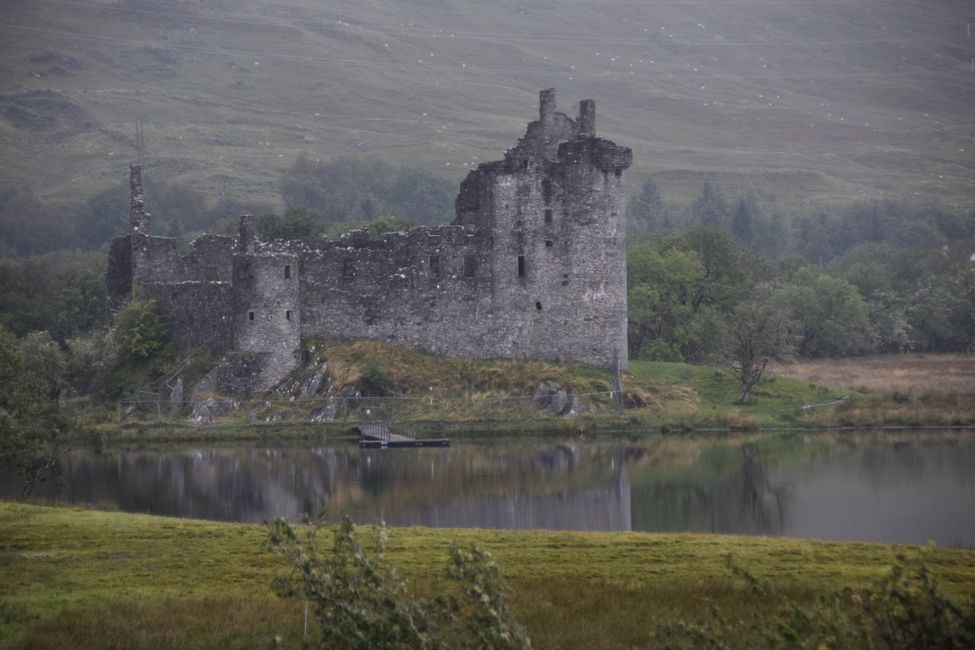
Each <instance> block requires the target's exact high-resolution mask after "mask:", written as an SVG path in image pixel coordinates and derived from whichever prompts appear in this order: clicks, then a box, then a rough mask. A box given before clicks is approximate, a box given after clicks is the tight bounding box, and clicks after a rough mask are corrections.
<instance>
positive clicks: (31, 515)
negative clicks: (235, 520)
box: [0, 503, 975, 648]
mask: <svg viewBox="0 0 975 650" xmlns="http://www.w3.org/2000/svg"><path fill="white" fill-rule="evenodd" d="M266 534H267V532H266V529H265V528H264V527H263V526H259V525H247V524H224V523H215V522H207V521H196V520H186V519H169V518H163V517H151V516H145V515H132V514H121V513H116V512H100V511H94V510H83V509H78V508H64V507H43V506H32V505H24V504H14V503H0V568H2V572H3V576H4V579H3V580H2V581H0V646H2V647H6V646H9V645H13V646H15V647H78V648H85V647H187V648H193V647H201V648H203V647H229V648H233V647H255V646H258V647H259V646H265V645H270V644H271V643H272V639H273V638H274V637H275V636H280V637H281V638H282V640H283V643H284V644H285V647H295V646H297V645H299V644H300V642H301V634H302V625H303V617H302V607H301V604H300V603H295V602H291V601H282V600H279V599H277V598H276V597H275V596H274V595H273V594H272V592H271V589H270V584H271V581H272V579H273V578H274V577H275V576H277V575H281V574H283V573H285V572H287V566H286V565H285V564H284V563H283V561H282V560H281V559H280V558H279V557H277V556H275V555H273V554H272V553H270V552H269V551H268V550H267V547H266V544H265V539H266ZM363 535H364V541H365V542H366V543H367V544H368V542H369V540H370V537H371V535H372V532H371V530H370V529H365V530H364V531H363ZM455 543H456V544H460V545H464V546H467V545H470V544H477V545H479V546H481V547H483V548H485V549H487V550H488V551H490V552H491V553H492V555H493V556H494V557H495V559H496V560H497V561H498V563H499V564H500V566H501V568H502V570H503V573H504V575H505V577H506V579H507V581H508V582H509V584H510V586H511V588H512V601H513V604H514V607H515V612H516V615H517V617H518V618H519V620H520V621H521V622H522V623H523V624H524V625H525V626H526V627H527V629H528V632H529V634H530V635H531V637H532V640H533V644H534V646H535V647H536V648H563V647H586V648H618V647H633V646H641V647H642V646H645V645H647V644H648V642H649V641H650V637H649V631H650V629H651V626H652V625H653V624H654V623H655V622H656V623H661V622H663V623H666V622H672V621H676V620H679V619H680V620H687V621H692V622H693V621H704V620H707V619H708V617H709V615H710V614H709V612H710V609H711V606H712V605H716V606H718V607H720V608H721V610H722V611H723V612H724V614H725V615H726V616H728V617H731V618H735V617H741V618H744V617H750V616H752V615H753V613H756V612H764V611H770V610H774V609H776V608H777V607H779V605H780V603H779V602H776V601H775V599H772V598H770V597H769V596H768V595H767V594H765V595H763V594H762V593H758V592H755V591H753V590H752V589H751V588H750V587H749V586H748V585H746V584H744V583H743V582H741V581H740V580H737V579H735V578H734V577H733V576H732V575H731V574H730V573H729V571H728V569H727V567H726V564H725V559H724V558H725V556H726V555H727V554H732V556H733V557H734V559H735V562H736V563H737V564H738V565H740V566H742V567H745V568H746V569H748V570H749V571H751V572H752V573H754V574H755V575H756V576H757V577H759V578H762V579H768V580H769V581H770V583H771V586H772V587H774V588H775V589H777V590H778V591H779V592H780V593H781V594H784V595H787V596H788V597H790V598H793V599H795V600H797V601H799V602H801V603H812V601H814V600H815V598H816V597H818V596H820V595H823V594H826V593H829V592H832V591H835V590H837V589H840V588H842V587H844V586H847V585H849V586H854V587H860V586H864V585H866V584H868V583H871V582H872V581H873V580H875V579H876V578H878V577H879V576H881V575H882V574H883V573H884V571H885V567H886V566H888V565H889V564H890V563H891V562H892V560H893V558H894V555H895V554H898V553H907V554H908V555H917V554H919V553H921V554H923V555H924V556H925V559H926V563H927V565H928V566H929V567H930V568H931V569H932V570H934V571H935V572H936V573H937V574H938V575H939V576H940V578H941V588H942V590H943V591H944V592H945V593H946V594H948V595H949V596H951V597H953V598H956V599H962V598H965V597H968V596H971V595H973V594H975V551H973V550H971V549H934V548H930V549H924V550H923V551H919V550H918V549H917V548H915V547H907V546H891V545H882V544H863V543H834V542H817V541H808V540H796V539H785V538H760V537H736V536H716V535H688V534H679V535H675V534H647V533H576V532H543V531H525V532H518V531H494V530H475V529H427V528H404V529H392V530H391V531H390V539H389V545H388V547H387V551H388V557H389V560H390V561H391V563H392V564H393V565H394V566H396V567H398V568H399V570H400V571H401V572H402V573H403V574H404V575H405V576H406V577H407V578H408V579H409V581H410V584H411V585H412V588H413V589H415V590H416V591H417V592H418V593H423V592H424V590H425V589H428V588H429V584H430V576H431V575H433V574H434V573H436V572H438V571H440V570H442V567H444V566H445V562H446V558H447V556H448V553H449V550H450V548H451V546H452V545H453V544H455Z"/></svg>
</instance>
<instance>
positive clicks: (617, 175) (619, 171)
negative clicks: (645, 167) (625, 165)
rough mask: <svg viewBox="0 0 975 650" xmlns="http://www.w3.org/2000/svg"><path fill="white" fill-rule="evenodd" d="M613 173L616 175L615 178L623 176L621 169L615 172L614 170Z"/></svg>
mask: <svg viewBox="0 0 975 650" xmlns="http://www.w3.org/2000/svg"><path fill="white" fill-rule="evenodd" d="M613 173H614V174H616V178H620V177H621V176H622V175H623V170H622V169H617V170H614V171H613Z"/></svg>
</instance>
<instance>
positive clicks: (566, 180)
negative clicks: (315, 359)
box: [107, 90, 632, 389]
mask: <svg viewBox="0 0 975 650" xmlns="http://www.w3.org/2000/svg"><path fill="white" fill-rule="evenodd" d="M555 109H556V105H555V91H554V90H545V91H542V93H541V97H540V109H539V119H538V120H536V121H534V122H531V123H530V124H529V125H528V129H527V132H526V134H525V136H524V137H522V138H521V139H520V140H519V141H518V144H517V145H516V146H515V147H513V148H512V149H510V150H508V151H507V152H506V153H505V156H504V159H503V160H500V161H496V162H490V163H484V164H482V165H480V166H479V167H478V168H477V169H476V170H473V171H471V172H470V173H469V174H468V175H467V177H466V178H465V179H464V181H463V182H462V183H461V186H460V191H459V193H458V196H457V200H456V218H455V220H454V223H453V224H452V225H449V226H440V227H433V228H416V229H414V230H410V231H409V232H398V233H387V234H384V235H381V236H378V237H371V236H370V235H369V233H368V232H366V231H353V232H350V233H346V234H345V235H342V236H341V237H339V238H337V239H334V240H328V239H323V240H321V241H320V242H319V243H318V245H316V246H313V247H310V246H308V245H306V244H304V243H302V242H294V241H288V242H282V241H275V242H261V241H258V240H257V238H256V236H255V233H254V229H253V223H252V218H250V217H248V216H244V217H242V218H241V223H240V230H239V233H238V235H237V236H236V237H226V236H217V235H204V236H203V237H200V238H198V239H197V240H195V241H194V242H192V243H191V245H190V249H189V251H188V252H187V253H186V254H181V253H179V251H178V250H177V246H176V241H175V240H173V239H170V238H166V237H156V236H153V235H151V234H150V230H149V229H150V225H151V222H150V217H149V214H148V213H147V212H146V211H145V207H144V200H143V198H142V184H141V169H140V168H139V167H138V166H133V168H132V172H131V176H130V179H131V187H132V207H131V226H132V232H131V234H129V235H127V236H125V237H120V238H117V239H116V240H115V241H113V242H112V247H111V251H110V253H109V269H108V276H107V284H108V290H109V295H110V298H111V301H112V304H113V305H119V304H121V303H122V302H123V301H124V300H126V299H127V298H128V297H130V296H131V295H133V293H136V294H137V295H140V296H143V297H151V298H155V299H156V300H157V302H158V304H159V306H160V309H161V311H162V312H163V313H164V315H165V316H166V317H167V318H168V319H169V321H170V324H171V326H172V329H173V333H174V335H175V338H176V341H177V344H178V345H179V346H180V347H181V348H182V349H184V350H186V349H195V348H201V347H202V348H207V349H210V350H211V351H214V352H220V353H223V352H229V351H234V352H236V353H238V356H239V354H246V355H250V356H248V358H249V359H252V360H253V359H260V360H261V361H260V364H258V365H260V366H261V370H260V372H259V373H255V375H254V377H253V380H252V383H251V387H252V389H262V388H266V387H268V386H270V385H272V384H273V383H274V382H275V381H278V380H280V379H281V378H282V377H283V376H284V375H286V374H287V373H288V372H289V371H290V370H291V369H293V368H294V367H295V365H296V364H297V359H298V356H297V355H298V352H299V349H300V345H301V340H302V338H304V337H308V336H323V337H331V338H368V339H382V340H387V341H392V342H396V343H400V344H404V345H408V346H413V347H417V348H422V349H427V350H431V351H434V352H439V353H442V354H447V355H464V356H479V357H512V358H542V359H553V360H558V359H561V360H569V361H580V362H583V363H588V364H591V365H595V366H601V367H609V366H611V364H612V363H613V358H614V355H618V356H619V359H620V361H621V363H622V365H623V366H624V367H625V366H626V319H627V314H626V266H625V247H624V230H625V228H624V225H625V224H624V218H625V216H624V192H623V172H624V170H625V169H626V168H627V167H629V166H630V163H631V162H632V154H631V152H630V150H629V149H628V148H626V147H620V146H617V145H615V144H614V143H612V142H609V141H608V140H603V139H601V138H597V137H596V135H595V115H596V114H595V104H594V103H593V102H592V101H591V100H585V101H583V102H581V103H580V107H579V115H578V117H577V118H576V119H574V120H573V119H571V118H569V117H568V116H566V115H565V114H563V113H560V112H557V111H556V110H555ZM253 366H254V363H251V364H250V366H248V367H253ZM237 374H240V373H239V372H237V373H236V374H235V375H234V376H235V377H236V375H237ZM239 379H240V378H239V377H238V378H237V380H235V381H236V382H237V383H238V384H239ZM235 385H236V384H235Z"/></svg>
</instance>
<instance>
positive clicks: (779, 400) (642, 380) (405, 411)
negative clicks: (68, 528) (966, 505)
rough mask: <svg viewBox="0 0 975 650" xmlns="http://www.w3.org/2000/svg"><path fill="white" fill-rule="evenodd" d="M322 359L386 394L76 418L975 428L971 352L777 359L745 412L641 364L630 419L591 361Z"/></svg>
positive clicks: (337, 385)
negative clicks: (561, 404) (548, 401)
mask: <svg viewBox="0 0 975 650" xmlns="http://www.w3.org/2000/svg"><path fill="white" fill-rule="evenodd" d="M313 351H314V352H315V354H316V355H318V356H319V357H320V359H319V362H320V363H322V364H323V366H327V372H328V379H329V380H330V381H331V382H332V383H331V385H330V386H331V387H330V389H329V390H330V391H331V390H333V389H334V390H335V391H336V393H337V394H338V395H339V396H340V399H346V398H344V397H341V395H353V396H354V395H357V394H358V393H359V391H360V389H361V384H362V381H363V376H364V375H365V374H368V373H369V372H372V373H373V374H374V375H375V376H378V377H381V378H382V384H383V386H382V392H383V393H384V395H385V397H380V398H368V399H369V400H371V401H362V400H361V399H360V398H352V397H349V398H348V399H351V400H352V401H351V402H349V404H350V405H353V408H351V409H350V410H345V409H339V412H338V418H337V419H335V420H332V421H321V422H315V421H313V418H314V417H315V413H316V411H315V409H316V408H321V407H322V405H323V404H325V403H327V402H328V400H329V399H334V394H333V393H332V392H329V395H333V397H332V398H329V397H326V396H325V395H324V394H322V395H318V396H316V397H314V398H296V395H295V394H288V393H282V394H272V395H267V396H261V397H256V398H254V399H252V400H247V401H244V402H239V403H238V406H237V408H236V410H235V411H233V412H232V413H230V414H229V415H227V416H224V417H222V418H219V419H218V420H217V421H215V422H209V423H193V422H191V421H189V419H188V418H187V415H186V413H183V414H182V415H178V416H172V417H157V415H156V413H157V409H155V408H153V409H150V410H151V411H152V413H151V414H146V413H142V414H141V416H140V415H139V414H138V413H136V414H135V415H133V416H132V417H131V418H130V419H127V420H126V421H124V422H122V423H121V424H119V423H118V422H116V419H115V413H114V412H113V413H111V414H109V413H108V412H107V411H104V410H99V409H98V408H94V407H93V406H92V405H88V408H87V409H84V408H81V409H80V410H78V416H79V417H80V418H81V419H83V420H85V421H87V422H89V423H90V425H91V426H93V427H95V428H97V429H100V430H101V431H102V432H104V434H105V438H106V439H107V440H108V441H109V442H110V443H139V442H167V441H168V442H199V441H229V440H237V441H241V442H249V441H286V440H341V439H350V440H351V439H354V438H355V437H356V432H355V429H354V428H355V426H356V424H357V423H358V419H359V410H360V409H365V408H367V407H368V408H371V409H372V411H373V413H374V414H381V419H389V420H393V421H395V422H401V423H405V426H407V427H408V428H409V430H410V431H409V432H410V433H416V434H417V435H418V436H421V437H431V436H432V437H441V436H443V435H448V436H449V437H456V438H462V437H490V436H497V435H606V434H622V435H632V434H638V433H648V432H660V433H665V434H674V433H678V434H679V433H689V432H709V433H718V432H741V431H748V432H753V431H754V432H758V431H761V432H770V431H781V430H819V429H829V430H837V429H851V428H868V429H884V428H893V427H915V428H923V427H937V428H946V427H963V428H964V427H975V356H972V355H957V354H954V355H953V354H948V355H934V354H926V355H889V356H884V357H867V358H863V359H832V360H816V361H810V362H803V363H797V364H789V365H777V366H775V367H774V369H773V371H772V372H771V373H770V375H769V376H768V377H767V378H766V379H765V380H763V381H762V382H761V383H760V384H759V385H758V386H757V387H756V388H755V389H754V391H753V397H752V399H751V400H750V401H749V402H748V403H746V404H738V403H736V402H735V399H736V398H737V396H738V393H739V390H738V382H737V381H736V380H735V379H734V377H733V376H732V375H731V374H730V373H729V372H728V371H726V370H725V369H722V368H719V367H713V366H697V365H690V364H683V363H669V362H653V361H643V360H633V361H631V362H630V369H629V371H628V372H627V373H625V374H624V377H623V387H624V388H623V397H624V402H625V405H626V408H625V412H624V413H623V415H619V414H618V413H617V410H616V404H615V402H614V400H613V398H612V396H611V394H610V393H609V391H611V390H612V387H613V381H612V375H611V373H609V372H608V371H605V370H600V369H596V368H592V367H589V366H582V365H579V364H565V363H553V362H544V361H516V360H512V359H466V358H449V357H440V356H437V355H434V354H430V353H426V352H422V351H418V350H411V349H407V348H404V347H401V346H394V345H390V344H386V343H381V342H377V341H328V342H318V343H317V344H314V345H313ZM326 360H327V363H325V361H326ZM315 372H316V370H315V368H314V367H311V366H309V367H304V368H301V369H299V370H298V371H296V372H295V373H294V374H293V375H292V377H291V379H290V381H289V382H286V385H290V386H292V388H294V389H295V390H298V391H299V394H300V387H301V386H302V385H303V382H306V381H307V380H308V379H310V378H311V376H312V375H313V374H314V373H315ZM888 377H890V378H895V379H892V382H893V383H890V384H889V385H887V384H885V383H884V382H885V381H886V379H887V378H888ZM545 380H552V381H556V382H558V383H559V385H560V386H561V388H562V389H564V390H566V391H567V392H569V393H576V394H582V395H586V394H591V396H590V397H582V399H581V407H582V408H581V412H579V413H576V414H574V415H571V416H552V415H548V414H546V413H544V412H543V411H542V410H540V409H537V408H534V407H532V406H531V399H530V396H531V395H532V394H533V393H534V391H535V390H536V389H537V388H538V386H539V384H540V383H541V382H542V381H545ZM871 382H872V383H871ZM878 382H879V383H878ZM883 386H887V388H884V389H881V388H882V387H883ZM512 395H517V396H518V397H517V398H512V397H511V396H512ZM404 398H405V399H404ZM79 406H82V407H83V405H79ZM166 410H167V411H168V409H166ZM350 411H351V412H350ZM119 412H120V413H121V410H120V411H119Z"/></svg>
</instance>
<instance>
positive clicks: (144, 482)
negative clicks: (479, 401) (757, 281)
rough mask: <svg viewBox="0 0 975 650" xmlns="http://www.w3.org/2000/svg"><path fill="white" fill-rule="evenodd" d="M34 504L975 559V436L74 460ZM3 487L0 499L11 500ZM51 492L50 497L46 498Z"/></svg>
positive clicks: (180, 452)
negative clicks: (860, 545)
mask: <svg viewBox="0 0 975 650" xmlns="http://www.w3.org/2000/svg"><path fill="white" fill-rule="evenodd" d="M62 470H63V475H64V478H65V479H66V481H67V483H66V486H64V487H62V488H61V489H60V491H58V490H55V489H53V486H49V485H44V486H42V488H39V489H38V490H37V491H36V495H37V496H46V497H59V498H63V499H66V500H68V501H71V502H85V503H103V502H107V503H112V504H116V505H117V506H118V508H119V509H121V510H125V511H132V512H148V513H153V514H160V515H175V516H179V517H197V518H206V519H218V520H228V521H248V522H259V521H262V520H265V519H269V518H272V517H276V516H287V517H289V518H292V519H293V518H296V517H299V516H300V515H301V514H302V513H306V512H307V513H315V512H317V511H318V510H319V509H321V508H326V509H327V510H328V511H329V512H332V513H338V512H345V513H349V514H350V515H352V516H353V518H354V519H355V520H356V521H358V522H365V521H370V520H374V519H376V518H378V517H379V516H380V515H382V516H383V517H384V518H385V519H386V521H387V522H388V523H390V524H393V525H411V524H417V525H424V526H449V527H461V526H462V527H467V526H473V527H483V528H544V529H553V530H640V531H693V532H717V533H740V534H755V535H788V536H795V537H811V538H820V539H834V540H869V541H883V542H926V541H929V540H930V541H935V542H937V543H938V544H942V545H944V544H964V545H967V546H973V545H975V434H971V433H969V434H959V433H943V434H938V433H902V434H880V433H875V432H873V433H863V434H843V435H826V434H817V435H801V436H794V437H791V438H789V439H786V440H782V439H776V440H769V439H757V438H736V439H731V440H729V439H727V438H722V439H717V438H662V437H647V438H640V439H635V440H629V439H628V440H622V439H604V440H596V441H577V440H565V441H561V440H553V439H551V438H546V439H529V440H510V439H509V440H503V441H455V442H454V445H453V446H452V447H450V448H448V449H408V450H406V449H395V450H360V449H358V447H356V446H354V445H352V444H347V443H336V444H334V445H329V446H314V447H309V446H292V447H245V448H241V447H230V446H194V447H181V448H174V447H165V448H159V449H144V450H142V449H139V450H133V449H127V450H111V451H107V452H103V453H102V454H101V455H93V454H90V453H88V452H73V453H72V454H71V455H70V456H69V457H67V458H66V459H65V462H64V463H63V468H62ZM17 489H18V484H17V481H16V477H12V476H0V494H5V495H8V496H13V495H15V494H16V493H17ZM45 490H47V491H46V492H45Z"/></svg>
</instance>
